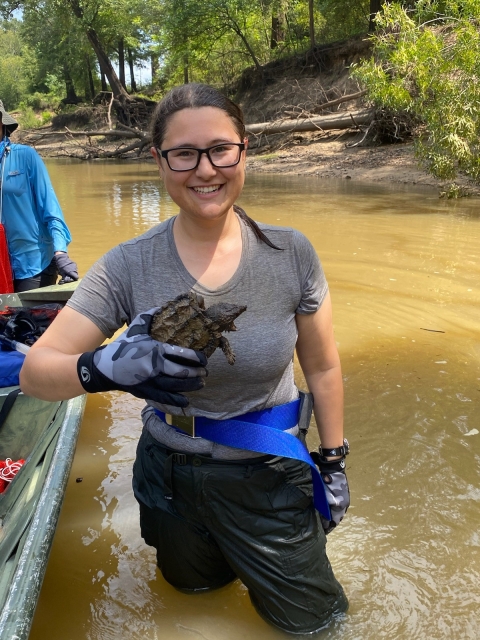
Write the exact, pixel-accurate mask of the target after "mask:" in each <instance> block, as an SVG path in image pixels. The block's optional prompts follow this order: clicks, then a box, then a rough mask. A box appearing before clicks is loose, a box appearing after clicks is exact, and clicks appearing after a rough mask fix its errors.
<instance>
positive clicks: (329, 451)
mask: <svg viewBox="0 0 480 640" xmlns="http://www.w3.org/2000/svg"><path fill="white" fill-rule="evenodd" d="M319 452H320V455H321V456H322V457H323V458H329V457H337V456H346V455H348V454H349V453H350V446H349V444H348V440H347V439H346V438H345V439H344V440H343V445H342V446H341V447H331V448H326V447H319Z"/></svg>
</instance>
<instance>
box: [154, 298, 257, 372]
mask: <svg viewBox="0 0 480 640" xmlns="http://www.w3.org/2000/svg"><path fill="white" fill-rule="evenodd" d="M246 308H247V307H246V306H240V305H237V304H230V303H227V302H219V303H218V304H214V305H212V306H211V307H207V308H206V307H205V301H204V299H203V297H202V296H201V295H199V294H197V293H194V292H193V291H190V292H188V293H182V294H180V295H179V296H177V297H176V298H175V299H174V300H170V301H169V302H167V303H166V304H164V305H163V307H161V308H160V309H159V310H158V311H156V312H155V313H154V315H153V318H152V323H151V325H150V331H149V334H150V336H151V337H152V338H154V339H155V340H158V341H159V342H167V343H168V344H176V345H178V346H180V347H188V348H190V349H196V350H197V351H202V352H203V353H204V354H205V356H206V357H207V358H209V357H210V356H211V355H212V353H213V352H214V351H215V349H216V348H217V347H220V348H221V350H222V351H223V353H224V354H225V357H226V358H227V361H228V363H229V364H232V365H233V364H234V363H235V354H234V353H233V351H232V348H231V347H230V343H229V342H228V340H227V339H226V338H225V336H222V333H223V332H224V331H236V330H237V327H236V326H235V324H234V320H235V319H236V318H238V316H239V315H240V314H241V313H243V312H244V311H245V310H246Z"/></svg>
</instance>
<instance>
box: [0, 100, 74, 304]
mask: <svg viewBox="0 0 480 640" xmlns="http://www.w3.org/2000/svg"><path fill="white" fill-rule="evenodd" d="M0 123H1V126H2V140H1V141H0V163H1V167H0V222H1V223H2V224H3V225H4V227H5V234H6V238H7V244H8V254H9V255H8V257H9V261H10V264H11V269H12V272H13V288H14V291H16V292H20V291H28V290H29V289H38V288H39V287H47V286H49V285H52V284H55V283H56V282H57V278H58V275H59V274H60V275H61V277H62V279H61V283H64V282H73V281H74V280H78V269H77V265H76V264H75V262H73V260H71V259H70V258H69V256H68V254H67V245H68V244H69V243H70V241H71V236H70V231H69V230H68V227H67V225H66V224H65V220H64V218H63V213H62V210H61V208H60V205H59V203H58V200H57V196H56V195H55V192H54V190H53V187H52V183H51V182H50V178H49V175H48V172H47V169H46V167H45V165H44V163H43V160H42V159H41V158H40V156H39V155H38V153H37V152H36V151H35V149H32V148H31V147H28V146H27V145H24V144H14V143H11V142H10V138H9V136H10V135H11V134H12V132H13V131H15V129H16V128H17V127H18V123H17V122H16V120H14V118H12V116H11V115H10V114H9V113H7V111H5V108H4V106H3V102H2V101H1V100H0ZM0 250H1V251H3V250H4V249H2V248H1V247H0ZM5 257H6V256H2V258H3V259H5ZM4 292H5V291H1V293H4Z"/></svg>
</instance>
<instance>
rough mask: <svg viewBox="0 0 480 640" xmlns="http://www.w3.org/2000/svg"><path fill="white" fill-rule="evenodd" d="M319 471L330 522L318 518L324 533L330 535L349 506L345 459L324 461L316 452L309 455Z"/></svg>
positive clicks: (321, 517)
mask: <svg viewBox="0 0 480 640" xmlns="http://www.w3.org/2000/svg"><path fill="white" fill-rule="evenodd" d="M310 455H311V456H312V458H313V461H314V462H315V464H316V465H317V467H318V468H319V469H320V473H321V475H322V478H323V482H324V485H325V493H326V495H327V502H328V504H329V505H330V515H331V518H332V519H331V520H330V521H329V520H326V519H325V518H324V517H323V516H320V519H321V521H322V527H323V530H324V531H325V533H330V531H332V530H333V529H335V527H336V526H337V525H339V524H340V522H341V521H342V520H343V517H344V515H345V513H346V512H347V509H348V507H349V506H350V490H349V488H348V480H347V474H346V471H345V457H343V458H340V459H339V460H326V459H325V458H322V456H321V455H320V454H319V453H318V452H313V453H311V454H310Z"/></svg>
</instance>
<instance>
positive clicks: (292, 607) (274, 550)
mask: <svg viewBox="0 0 480 640" xmlns="http://www.w3.org/2000/svg"><path fill="white" fill-rule="evenodd" d="M259 460H260V461H259ZM262 460H263V461H262ZM166 462H167V465H165V463H166ZM172 462H173V464H172ZM170 465H171V467H170ZM165 466H166V467H167V472H166V473H165ZM169 468H170V469H171V470H169ZM165 480H166V484H167V486H165ZM168 485H170V486H171V494H172V495H173V499H171V500H168V499H165V494H167V495H168V494H169V493H170V486H168ZM133 489H134V492H135V497H136V498H137V500H138V502H139V503H140V525H141V530H142V536H143V538H144V540H145V542H146V543H147V544H149V545H151V546H153V547H155V548H156V550H157V562H158V566H159V568H160V569H161V571H162V574H163V576H164V578H165V579H166V580H167V581H168V582H169V583H170V584H171V585H173V586H174V587H176V588H178V589H181V590H183V591H195V590H202V589H212V588H216V587H221V586H223V585H225V584H227V583H228V582H231V581H232V580H234V579H235V578H237V577H238V578H240V580H242V582H243V583H244V584H245V585H246V587H247V588H248V589H249V593H250V598H251V600H252V603H253V605H254V607H255V608H256V609H257V611H258V613H259V614H260V615H261V616H262V617H263V618H264V619H266V620H267V621H268V622H270V623H272V624H274V625H275V626H277V627H280V628H281V629H283V630H285V631H288V632H290V633H298V634H300V633H312V632H314V631H318V630H319V629H321V628H322V627H324V626H325V625H326V624H328V622H329V621H330V619H331V616H332V615H333V614H336V613H340V612H342V611H345V610H346V609H347V607H348V603H347V599H346V597H345V594H344V592H343V589H342V587H341V586H340V584H339V583H338V582H337V580H336V579H335V577H334V575H333V572H332V568H331V566H330V563H329V561H328V558H327V555H326V552H325V542H326V539H325V534H324V532H323V529H322V527H321V525H320V523H319V518H318V516H317V513H316V511H315V509H314V508H313V506H312V500H311V494H312V481H311V472H310V469H309V467H308V465H306V464H304V463H301V462H298V461H295V460H291V459H287V458H275V459H273V460H272V459H271V457H268V456H265V457H263V458H262V459H258V458H256V459H255V458H252V459H251V460H249V461H245V460H242V461H241V462H240V461H220V460H212V459H211V458H207V457H205V456H198V455H192V454H188V455H185V456H183V455H181V454H175V456H173V457H172V452H171V451H169V450H168V449H166V448H164V447H163V446H162V445H160V444H159V443H158V442H157V441H156V440H155V439H154V438H153V437H152V436H151V435H150V434H149V433H148V431H147V430H146V429H144V431H143V434H142V436H141V438H140V441H139V444H138V449H137V458H136V461H135V465H134V473H133Z"/></svg>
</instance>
